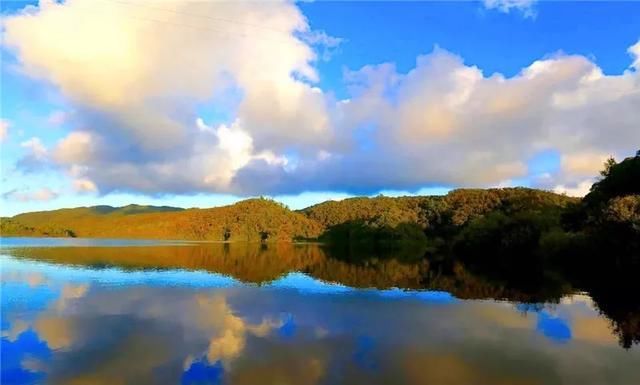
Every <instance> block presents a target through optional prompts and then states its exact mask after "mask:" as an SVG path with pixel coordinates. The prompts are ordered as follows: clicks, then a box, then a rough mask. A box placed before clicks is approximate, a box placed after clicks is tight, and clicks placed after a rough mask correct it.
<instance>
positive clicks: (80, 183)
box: [73, 179, 98, 193]
mask: <svg viewBox="0 0 640 385" xmlns="http://www.w3.org/2000/svg"><path fill="white" fill-rule="evenodd" d="M73 189H74V191H76V192H79V193H92V192H96V191H98V188H97V187H96V184H95V183H93V182H92V181H91V180H89V179H75V180H74V181H73Z"/></svg>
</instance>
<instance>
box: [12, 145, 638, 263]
mask: <svg viewBox="0 0 640 385" xmlns="http://www.w3.org/2000/svg"><path fill="white" fill-rule="evenodd" d="M561 233H562V234H563V235H562V236H560V234H561ZM1 234H2V235H3V236H72V237H74V236H75V237H98V238H100V237H102V238H149V239H175V240H178V239H183V240H212V241H250V242H254V241H263V242H267V241H292V240H299V239H320V240H321V241H323V242H328V243H344V242H353V241H358V242H360V243H366V244H373V243H388V241H393V242H395V241H411V242H423V243H424V242H427V239H428V240H429V243H431V244H432V245H434V244H443V243H446V244H450V245H453V246H454V247H456V248H457V249H458V250H460V251H461V252H463V253H464V254H465V255H472V254H473V253H474V252H475V251H476V250H485V251H486V250H489V249H491V248H494V249H495V250H498V249H500V250H502V251H504V253H521V252H522V251H523V250H529V251H531V250H534V249H536V248H538V247H542V246H545V245H546V246H549V245H551V244H557V242H558V241H562V242H569V243H570V242H573V241H574V240H575V239H577V238H580V237H587V238H590V239H596V238H598V237H596V236H595V235H597V234H608V235H607V237H606V238H607V239H609V240H614V239H617V238H620V237H618V236H616V234H617V235H621V234H622V235H624V236H623V237H622V238H620V242H619V243H620V244H621V245H631V247H630V248H629V250H635V248H636V246H634V245H636V244H637V243H640V242H639V241H638V239H639V238H640V236H639V234H640V151H639V153H638V154H636V155H635V156H632V157H628V158H626V159H624V160H623V161H622V162H620V163H616V162H615V161H614V160H613V159H609V160H608V161H607V163H606V164H605V168H604V170H603V171H602V172H601V177H600V179H599V180H598V181H597V182H596V183H595V184H594V185H593V187H592V188H591V192H590V193H589V194H588V195H587V196H586V197H585V198H584V199H578V198H570V197H567V196H564V195H559V194H555V193H552V192H548V191H542V190H535V189H529V188H521V187H519V188H502V189H484V190H483V189H459V190H454V191H451V192H450V193H448V194H447V195H444V196H414V197H398V198H390V197H385V196H378V197H373V198H351V199H345V200H342V201H338V202H334V201H329V202H324V203H320V204H317V205H314V206H311V207H308V208H306V209H303V210H299V211H292V210H290V209H288V208H287V207H286V206H284V205H282V204H280V203H278V202H275V201H273V200H270V199H265V198H256V199H247V200H244V201H241V202H238V203H236V204H233V205H229V206H224V207H215V208H210V209H186V210H185V209H180V208H175V207H167V206H160V207H158V206H138V205H129V206H125V207H119V208H116V207H111V206H94V207H80V208H75V209H62V210H54V211H43V212H34V213H26V214H20V215H16V216H15V217H12V218H2V226H1ZM583 244H584V242H583ZM507 246H508V247H507ZM546 246H545V247H546ZM502 251H501V252H502ZM497 254H499V253H497Z"/></svg>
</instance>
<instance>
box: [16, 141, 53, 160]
mask: <svg viewBox="0 0 640 385" xmlns="http://www.w3.org/2000/svg"><path fill="white" fill-rule="evenodd" d="M20 147H22V148H25V149H27V150H28V151H29V155H32V156H33V157H35V158H37V159H45V158H46V157H47V154H48V151H47V148H46V147H45V146H44V144H42V141H41V140H40V138H38V137H35V136H34V137H32V138H31V139H29V140H25V141H24V142H22V143H20Z"/></svg>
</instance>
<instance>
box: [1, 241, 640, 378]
mask: <svg viewBox="0 0 640 385" xmlns="http://www.w3.org/2000/svg"><path fill="white" fill-rule="evenodd" d="M414 253H415V255H412V254H411V251H409V250H402V251H396V252H387V253H380V252H364V253H363V252H361V251H357V250H329V249H324V248H322V247H320V246H318V245H311V244H298V245H296V244H266V245H265V244H248V243H232V244H183V245H158V246H147V245H142V246H136V247H119V246H113V247H87V246H76V247H51V248H46V247H45V248H9V249H7V248H5V249H2V254H4V256H3V257H2V263H3V271H2V275H3V292H2V330H3V338H2V344H3V345H2V350H3V369H2V376H3V377H2V379H3V383H5V381H8V380H9V379H11V378H13V379H18V380H16V381H13V383H34V382H35V383H39V382H43V381H44V379H46V381H44V382H48V383H98V384H99V383H172V384H173V383H179V382H181V383H183V384H196V383H232V384H255V383H262V384H276V383H296V384H334V383H354V384H358V383H367V384H376V383H380V384H383V383H397V384H430V383H442V384H468V383H483V384H484V383H491V384H519V383H522V384H538V383H540V384H542V383H544V384H554V383H557V384H562V383H573V384H575V383H581V384H602V383H608V384H631V383H637V382H638V381H640V374H639V373H638V372H637V370H636V369H635V368H636V364H637V361H638V359H639V358H640V356H638V354H639V351H638V349H637V347H635V346H633V343H634V342H637V341H638V335H639V334H638V330H639V323H638V319H639V312H638V304H637V301H638V300H637V298H635V295H634V293H637V292H638V291H635V292H634V291H631V292H629V290H634V288H633V285H637V283H635V281H633V280H624V279H621V278H620V277H623V276H622V275H620V274H619V272H616V274H617V275H613V272H607V271H603V270H600V271H598V272H594V271H581V272H580V273H579V274H576V276H574V277H569V276H567V275H566V274H564V273H563V272H560V271H538V270H532V271H520V272H517V273H516V272H513V271H511V272H510V273H509V275H501V274H502V273H500V272H499V271H498V272H496V271H492V272H490V273H488V272H483V271H479V270H477V269H470V268H469V267H467V266H465V265H464V264H463V263H461V262H460V261H455V260H450V259H447V258H442V259H434V258H431V259H425V258H423V256H424V255H423V254H422V253H423V250H415V252H414ZM614 276H615V277H616V280H613V279H608V278H607V277H614ZM584 292H586V293H588V295H587V294H583V293H584ZM491 299H499V300H500V301H488V300H491ZM634 301H636V302H634ZM620 346H623V347H627V348H629V347H630V348H631V349H630V350H628V351H625V350H623V349H621V348H620ZM7 357H8V358H7ZM593 362H597V365H593V364H592V363H593ZM587 363H590V364H587ZM11 376H13V377H11Z"/></svg>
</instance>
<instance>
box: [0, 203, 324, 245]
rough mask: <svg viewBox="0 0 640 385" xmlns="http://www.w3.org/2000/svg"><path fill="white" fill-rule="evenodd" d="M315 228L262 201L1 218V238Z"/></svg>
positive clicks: (258, 237) (278, 236) (235, 235)
mask: <svg viewBox="0 0 640 385" xmlns="http://www.w3.org/2000/svg"><path fill="white" fill-rule="evenodd" d="M320 230H321V229H320V226H319V225H318V224H317V223H315V222H314V221H312V220H309V219H308V218H307V217H306V216H304V215H303V214H300V213H297V212H294V211H291V210H289V209H288V208H286V207H285V206H283V205H281V204H279V203H277V202H274V201H272V200H268V199H248V200H244V201H241V202H238V203H236V204H233V205H230V206H224V207H215V208H209V209H186V210H185V209H179V208H174V207H166V206H162V207H157V206H138V205H129V206H125V207H120V208H114V207H110V206H94V207H80V208H74V209H61V210H53V211H42V212H33V213H25V214H20V215H16V216H15V217H12V218H2V235H3V236H75V237H96V238H147V239H184V240H215V241H251V242H253V241H276V240H278V241H289V240H292V239H296V238H314V237H317V236H318V235H319V234H320Z"/></svg>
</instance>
